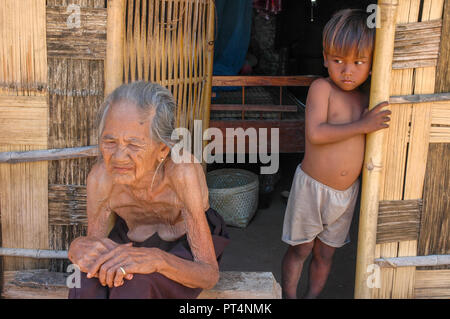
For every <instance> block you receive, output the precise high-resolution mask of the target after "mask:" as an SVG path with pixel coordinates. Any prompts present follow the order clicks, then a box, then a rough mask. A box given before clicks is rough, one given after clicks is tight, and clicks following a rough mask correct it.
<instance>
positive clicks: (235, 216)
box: [206, 168, 259, 228]
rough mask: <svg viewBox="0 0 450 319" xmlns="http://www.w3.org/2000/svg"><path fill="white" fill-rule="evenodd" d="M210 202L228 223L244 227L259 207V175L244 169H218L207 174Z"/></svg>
mask: <svg viewBox="0 0 450 319" xmlns="http://www.w3.org/2000/svg"><path fill="white" fill-rule="evenodd" d="M206 182H207V184H208V189H209V204H210V206H211V208H213V209H215V210H216V211H217V212H218V213H219V214H220V215H221V216H222V217H223V219H224V220H225V222H226V224H227V225H230V226H236V227H241V228H244V227H246V226H247V225H248V223H249V222H250V220H251V219H252V217H253V216H254V215H255V212H256V210H257V208H258V191H259V182H258V175H256V174H254V173H252V172H249V171H246V170H242V169H229V168H225V169H218V170H214V171H211V172H209V173H208V174H207V175H206Z"/></svg>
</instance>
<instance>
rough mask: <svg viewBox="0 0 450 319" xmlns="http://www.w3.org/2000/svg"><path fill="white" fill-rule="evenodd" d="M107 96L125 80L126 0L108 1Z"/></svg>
mask: <svg viewBox="0 0 450 319" xmlns="http://www.w3.org/2000/svg"><path fill="white" fill-rule="evenodd" d="M106 30H107V31H106V59H105V96H108V95H109V94H110V93H111V92H112V91H114V89H115V88H117V87H118V86H120V85H121V84H122V82H123V64H124V61H123V60H124V59H123V53H124V48H123V47H124V36H125V0H109V1H108V19H107V23H106Z"/></svg>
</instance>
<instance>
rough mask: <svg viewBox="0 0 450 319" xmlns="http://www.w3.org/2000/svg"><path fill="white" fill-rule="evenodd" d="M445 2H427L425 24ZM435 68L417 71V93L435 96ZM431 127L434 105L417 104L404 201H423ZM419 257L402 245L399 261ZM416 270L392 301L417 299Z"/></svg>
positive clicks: (400, 281)
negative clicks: (415, 296)
mask: <svg viewBox="0 0 450 319" xmlns="http://www.w3.org/2000/svg"><path fill="white" fill-rule="evenodd" d="M443 5H444V2H443V0H424V1H423V7H422V17H421V21H430V20H436V19H441V18H442V10H443ZM435 73H436V68H435V67H428V68H418V69H416V70H415V78H414V93H415V94H432V93H434V84H435ZM430 127H431V103H424V104H422V105H417V104H414V105H413V106H412V114H411V133H410V143H409V148H408V157H407V162H406V174H405V185H404V194H403V199H405V200H408V199H417V198H422V189H423V180H424V175H425V165H424V163H426V157H427V153H428V152H427V150H428V144H429V134H430V133H429V132H430ZM416 254H417V241H415V240H414V241H404V242H399V251H398V257H403V256H414V255H416ZM414 276H415V267H405V268H402V269H397V270H396V272H395V278H394V283H393V289H392V298H412V297H413V295H414V289H413V288H414V287H413V285H414V281H415V279H414Z"/></svg>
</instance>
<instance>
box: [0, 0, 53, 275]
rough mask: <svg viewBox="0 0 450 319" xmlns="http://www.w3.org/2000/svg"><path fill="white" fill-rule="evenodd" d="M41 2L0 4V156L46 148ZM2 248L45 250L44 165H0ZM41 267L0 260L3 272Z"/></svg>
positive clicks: (23, 261) (35, 263) (27, 261)
mask: <svg viewBox="0 0 450 319" xmlns="http://www.w3.org/2000/svg"><path fill="white" fill-rule="evenodd" d="M45 24H46V23H45V0H23V1H14V0H5V1H2V2H1V3H0V33H1V37H0V61H1V67H0V152H3V151H24V150H34V149H41V148H47V121H48V120H47V113H48V103H47V51H46V41H45ZM0 192H1V195H0V202H1V205H0V211H1V226H2V232H1V233H2V245H3V246H5V247H16V248H41V249H45V248H48V214H47V162H37V163H21V164H15V165H10V164H0ZM44 265H45V261H44V262H42V261H41V262H39V261H36V260H31V259H25V258H5V263H4V266H5V269H6V270H9V269H23V268H35V267H42V266H44Z"/></svg>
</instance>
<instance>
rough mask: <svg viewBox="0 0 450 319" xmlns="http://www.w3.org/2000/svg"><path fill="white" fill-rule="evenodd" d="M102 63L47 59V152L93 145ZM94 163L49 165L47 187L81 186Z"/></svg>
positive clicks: (59, 162)
mask: <svg viewBox="0 0 450 319" xmlns="http://www.w3.org/2000/svg"><path fill="white" fill-rule="evenodd" d="M103 76H104V70H103V61H89V60H80V59H66V58H49V129H48V131H49V133H48V134H49V136H48V147H49V148H65V147H80V146H87V145H96V144H97V128H96V117H97V111H98V109H99V108H100V106H101V104H102V102H103V95H104V93H103V83H104V80H103V78H104V77H103ZM94 162H95V159H94V158H91V159H73V160H61V161H52V162H49V164H48V165H49V183H50V184H77V185H85V184H86V177H87V174H88V173H89V171H90V169H91V167H92V165H93V164H94Z"/></svg>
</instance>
